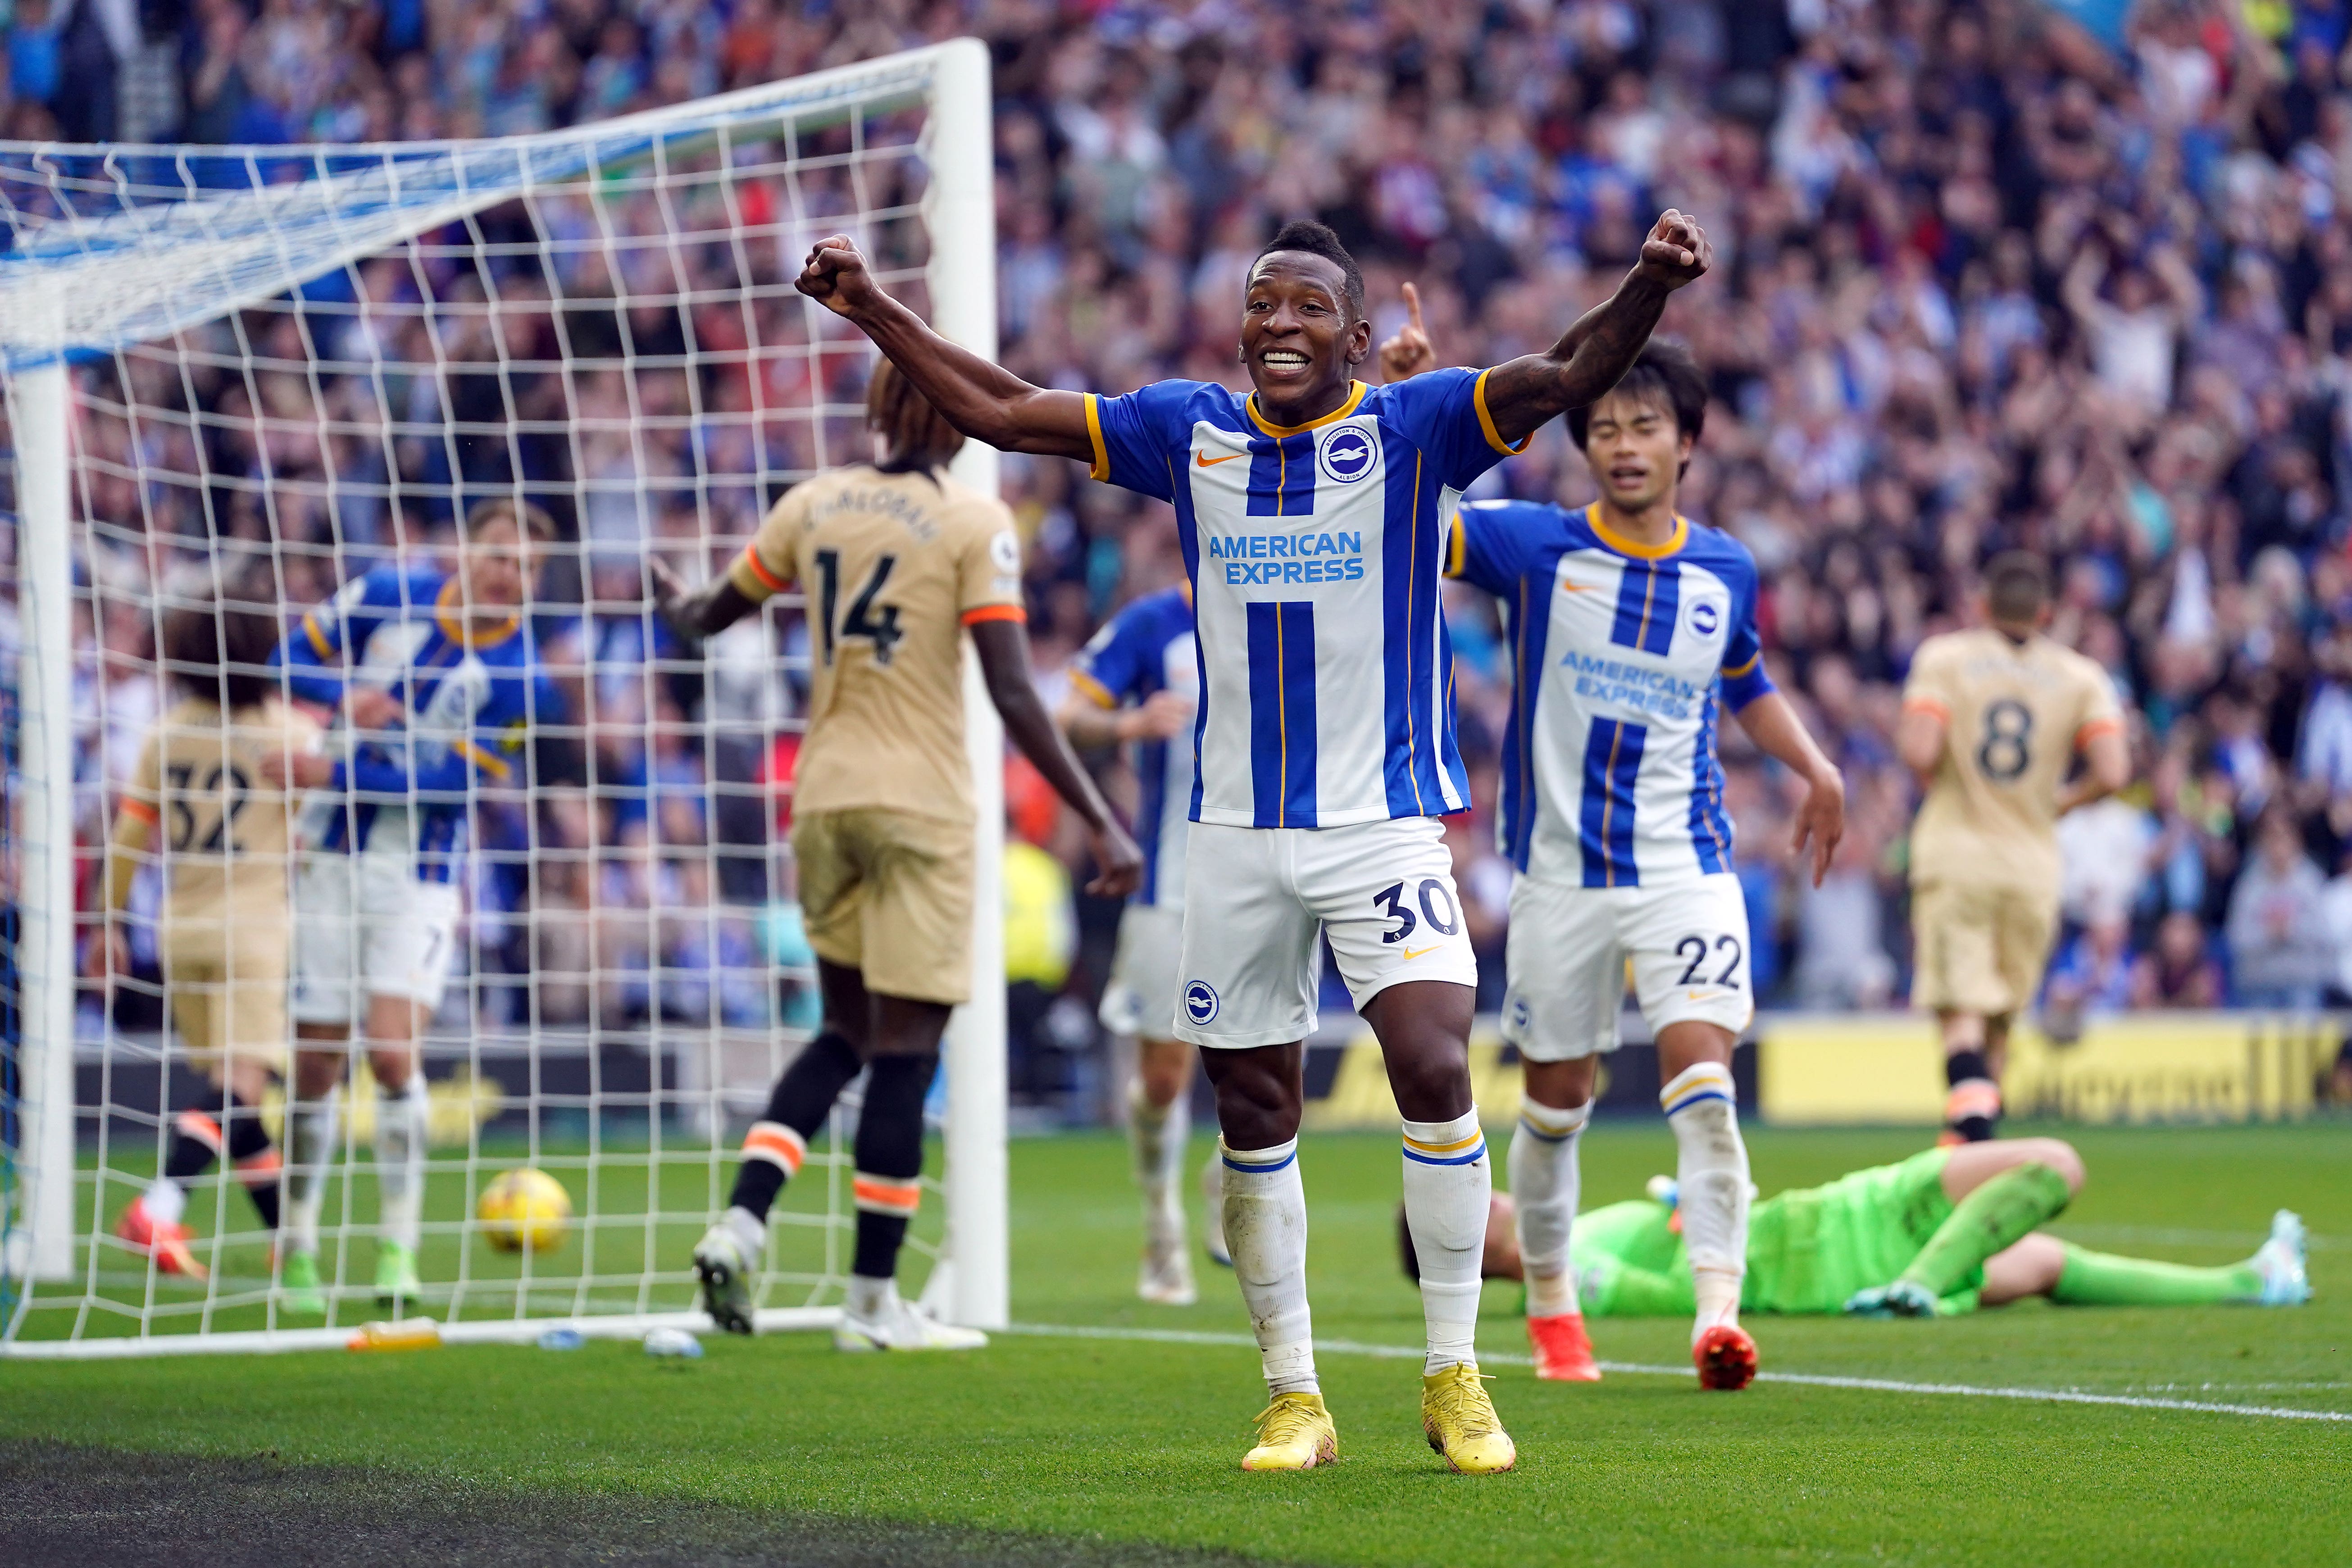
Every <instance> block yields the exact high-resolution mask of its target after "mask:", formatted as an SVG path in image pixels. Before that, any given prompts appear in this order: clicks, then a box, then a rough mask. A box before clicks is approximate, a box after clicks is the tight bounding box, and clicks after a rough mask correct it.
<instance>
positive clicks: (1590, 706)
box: [1446, 501, 1772, 888]
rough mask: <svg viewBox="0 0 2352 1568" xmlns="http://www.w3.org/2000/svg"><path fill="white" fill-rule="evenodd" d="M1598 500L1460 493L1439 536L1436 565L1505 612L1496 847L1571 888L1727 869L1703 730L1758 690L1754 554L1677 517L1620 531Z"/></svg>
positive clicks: (1712, 731) (1683, 878)
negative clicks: (1634, 536)
mask: <svg viewBox="0 0 2352 1568" xmlns="http://www.w3.org/2000/svg"><path fill="white" fill-rule="evenodd" d="M1599 510H1600V509H1599V508H1598V507H1597V506H1594V507H1583V508H1580V509H1578V510H1574V511H1568V510H1562V509H1561V508H1559V507H1556V506H1549V505H1544V504H1540V503H1538V502H1533V501H1475V502H1472V503H1471V504H1470V505H1468V506H1465V507H1464V508H1463V509H1462V510H1461V514H1460V517H1459V520H1458V522H1457V526H1456V529H1455V531H1454V540H1453V545H1452V548H1451V550H1450V551H1449V552H1448V555H1449V559H1448V561H1447V563H1446V570H1447V574H1448V575H1450V576H1454V577H1459V578H1461V579H1462V580H1463V581H1465V582H1466V583H1469V584H1473V585H1475V586H1476V587H1480V588H1484V589H1485V590H1486V592H1488V593H1490V594H1493V595H1496V597H1497V598H1499V599H1501V600H1502V601H1503V605H1504V608H1505V610H1506V611H1507V616H1508V619H1509V629H1510V645H1511V664H1512V681H1511V728H1510V732H1509V734H1508V735H1507V736H1506V737H1505V739H1504V742H1503V813H1502V820H1501V822H1500V823H1499V824H1498V836H1499V837H1500V838H1501V840H1502V843H1501V848H1502V850H1503V853H1504V854H1505V855H1506V856H1507V857H1508V858H1509V859H1510V861H1511V863H1512V864H1513V865H1515V866H1517V868H1519V869H1520V870H1521V871H1522V872H1524V873H1526V874H1527V875H1528V876H1531V877H1537V878H1541V879H1546V880H1549V881H1554V882H1564V883H1566V884H1568V885H1570V886H1571V887H1585V888H1655V887H1661V886H1664V885H1667V884H1671V883H1676V882H1689V881H1694V880H1696V879H1698V878H1700V877H1706V876H1713V875H1716V874H1718V873H1721V872H1725V871H1728V870H1730V869H1731V821H1730V818H1729V816H1727V814H1726V813H1725V811H1724V809H1723V768H1722V765H1721V763H1719V762H1718V761H1717V755H1716V732H1717V729H1718V728H1719V727H1720V724H1721V722H1722V708H1723V704H1724V702H1725V701H1728V702H1729V703H1730V705H1731V708H1732V710H1733V711H1735V712H1737V711H1738V710H1740V709H1742V708H1745V707H1747V706H1748V704H1749V703H1750V702H1753V701H1755V700H1757V699H1758V698H1759V697H1761V696H1763V695H1764V694H1765V693H1766V692H1768V691H1770V690H1771V689H1772V681H1771V678H1770V677H1769V676H1768V675H1767V674H1765V672H1764V663H1763V645H1762V643H1761V641H1760V640H1759V637H1758V635H1757V627H1756V598H1757V583H1756V562H1755V558H1754V557H1753V556H1751V555H1749V554H1748V550H1747V547H1746V546H1745V545H1742V544H1741V543H1740V542H1738V540H1736V539H1733V538H1731V537H1730V536H1729V535H1727V534H1724V533H1718V532H1717V531H1715V530H1714V529H1711V528H1706V527H1703V526H1701V525H1699V524H1696V523H1693V522H1691V521H1689V520H1687V519H1685V518H1677V519H1675V531H1674V535H1673V537H1671V538H1670V539H1668V540H1667V541H1666V542H1664V544H1660V545H1655V546H1649V545H1644V544H1642V543H1640V542H1637V541H1633V540H1629V539H1624V538H1621V537H1619V536H1618V535H1617V534H1615V533H1614V532H1613V531H1612V530H1611V529H1610V528H1609V526H1608V525H1607V524H1606V523H1605V522H1603V521H1601V519H1600V517H1599V515H1598V513H1599Z"/></svg>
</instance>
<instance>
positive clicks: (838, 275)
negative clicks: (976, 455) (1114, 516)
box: [793, 234, 1095, 462]
mask: <svg viewBox="0 0 2352 1568" xmlns="http://www.w3.org/2000/svg"><path fill="white" fill-rule="evenodd" d="M793 287H795V288H797V289H800V291H801V292H802V293H803V294H805V295H807V296H808V297H809V298H810V299H812V300H816V301H817V302H818V303H819V304H822V305H823V306H824V308H825V309H826V310H831V311H832V312H834V314H835V315H837V316H842V317H845V318H847V319H848V320H849V321H852V322H854V323H856V327H857V330H858V331H862V332H864V333H865V334H866V336H867V337H869V338H872V339H873V340H874V345H875V347H877V348H878V349H880V350H881V351H882V353H883V354H884V355H885V356H886V357H887V358H888V360H889V361H890V363H893V364H895V365H897V366H898V368H899V369H900V370H901V371H903V372H904V373H905V374H906V376H907V379H908V381H911V382H913V383H914V384H915V385H916V386H917V387H918V388H919V390H920V391H921V392H922V395H924V396H925V397H927V398H929V400H930V403H931V406H932V407H934V408H936V409H938V410H939V411H940V414H942V415H943V416H946V418H947V422H948V423H949V424H950V425H952V426H955V427H956V428H957V429H958V430H961V431H962V432H963V433H964V434H965V435H966V436H969V437H971V438H972V439H973V440H975V441H985V442H987V443H988V444H989V445H990V446H992V447H995V448H996V449H997V450H998V451H1000V452H1034V453H1036V454H1037V455H1038V456H1040V457H1046V458H1076V459H1077V460H1078V461H1080V462H1090V461H1092V460H1093V458H1094V453H1095V449H1094V442H1093V441H1092V440H1091V439H1090V438H1089V437H1088V436H1087V403H1086V399H1085V398H1084V397H1081V396H1080V395H1078V394H1076V393H1075V392H1055V391H1049V390H1047V389H1045V388H1043V387H1035V386H1032V385H1030V384H1028V383H1027V382H1025V381H1024V380H1022V379H1021V378H1020V377H1019V376H1017V375H1015V374H1013V373H1012V372H1011V371H1009V370H1006V369H1004V368H1003V366H1002V365H996V364H992V363H989V362H988V361H986V360H984V359H982V358H981V357H980V356H979V355H978V354H976V353H972V352H971V351H970V350H969V349H961V348H958V347H957V346H956V345H955V344H953V343H951V342H948V341H947V339H945V338H943V337H941V336H940V334H939V333H937V332H935V331H931V329H930V328H929V326H926V325H925V324H924V322H923V321H922V318H920V317H919V316H918V315H916V314H915V313H914V312H913V311H912V310H908V309H907V307H906V306H904V305H901V304H900V303H898V300H893V299H892V298H890V296H889V295H887V294H886V293H884V292H883V291H882V286H881V285H880V284H879V283H877V282H876V281H874V276H873V274H872V273H871V272H870V271H869V270H868V269H867V268H866V257H865V255H864V253H862V252H861V251H859V249H858V248H857V246H856V242H855V241H854V240H852V239H851V238H850V237H848V236H847V235H845V234H835V235H829V236H827V237H825V238H824V239H820V240H818V241H817V242H816V247H815V248H814V249H812V250H811V251H810V252H809V254H808V262H807V264H806V265H805V266H803V268H801V275H800V277H799V279H797V280H796V281H795V283H794V285H793Z"/></svg>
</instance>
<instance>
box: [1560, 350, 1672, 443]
mask: <svg viewBox="0 0 2352 1568" xmlns="http://www.w3.org/2000/svg"><path fill="white" fill-rule="evenodd" d="M1604 395H1623V396H1626V397H1631V398H1635V399H1637V400H1639V401H1641V402H1644V403H1662V404H1664V405H1666V406H1667V407H1668V408H1671V409H1673V410H1674V414H1675V430H1676V431H1677V432H1678V433H1680V434H1682V435H1685V436H1687V437H1690V438H1691V439H1692V440H1694V441H1696V440H1697V439H1698V433H1699V431H1700V430H1701V429H1702V428H1703V427H1704V426H1706V373H1705V372H1703V371H1701V370H1700V369H1699V368H1698V361H1696V359H1693V358H1692V357H1691V352H1690V350H1688V349H1686V348H1685V347H1684V346H1683V345H1682V344H1680V343H1678V342H1675V341H1674V340H1673V339H1672V338H1652V339H1651V340H1650V341H1649V342H1648V343H1647V344H1645V345H1644V346H1643V349H1642V353H1641V354H1640V356H1639V357H1638V358H1636V359H1635V360H1634V361H1633V368H1632V369H1630V370H1628V371H1627V372H1626V373H1625V374H1624V377H1623V379H1622V380H1621V381H1619V382H1618V383H1617V384H1616V385H1615V386H1612V387H1611V388H1610V389H1609V392H1608V394H1604ZM1599 401H1600V399H1599V398H1595V399H1593V402H1595V403H1598V402H1599ZM1591 426H1592V409H1591V406H1590V405H1587V406H1585V407H1583V408H1571V409H1570V410H1569V411H1568V435H1569V438H1570V440H1572V441H1574V442H1575V443H1576V448H1577V450H1578V451H1582V450H1583V449H1584V433H1585V432H1586V431H1587V430H1589V429H1591Z"/></svg>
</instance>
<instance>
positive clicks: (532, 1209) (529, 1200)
mask: <svg viewBox="0 0 2352 1568" xmlns="http://www.w3.org/2000/svg"><path fill="white" fill-rule="evenodd" d="M474 1216H475V1217H476V1218H477V1219H478V1220H480V1221H481V1222H482V1239H483V1240H485V1241H487V1242H488V1243H489V1244H490V1245H491V1246H492V1247H497V1248H498V1249H499V1251H500V1252H522V1251H525V1250H529V1251H531V1252H549V1251H552V1250H553V1249H554V1248H556V1247H561V1246H562V1244H563V1235H564V1232H566V1231H568V1230H570V1229H571V1228H572V1194H570V1193H567V1192H565V1191H564V1190H563V1184H562V1182H559V1181H557V1180H556V1179H555V1178H554V1177H553V1176H551V1175H549V1174H548V1173H546V1172H545V1171H535V1170H532V1169H531V1168H530V1166H528V1165H526V1166H524V1167H523V1168H522V1169H521V1170H520V1171H507V1172H504V1173H501V1174H500V1175H499V1177H498V1179H497V1180H495V1181H493V1182H491V1183H490V1184H489V1185H488V1186H487V1187H484V1188H483V1189H482V1201H481V1202H480V1203H478V1204H477V1205H474Z"/></svg>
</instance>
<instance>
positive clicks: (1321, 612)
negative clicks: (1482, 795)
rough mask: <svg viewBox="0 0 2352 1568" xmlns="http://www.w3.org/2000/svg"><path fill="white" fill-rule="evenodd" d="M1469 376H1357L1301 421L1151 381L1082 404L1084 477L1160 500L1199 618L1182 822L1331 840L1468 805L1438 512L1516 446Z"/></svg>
mask: <svg viewBox="0 0 2352 1568" xmlns="http://www.w3.org/2000/svg"><path fill="white" fill-rule="evenodd" d="M1087 428H1088V433H1089V435H1090V436H1091V437H1092V439H1093V443H1094V468H1093V474H1094V477H1095V478H1096V479H1106V480H1108V481H1109V482H1111V483H1113V484H1117V485H1121V486H1124V487H1125V488H1127V489H1131V490H1139V491H1141V492H1142V493H1143V494H1145V495H1149V496H1154V497H1157V498H1158V499H1160V500H1165V501H1168V502H1171V504H1172V505H1173V506H1174V507H1175V509H1176V521H1177V531H1178V535H1179V537H1180V539H1181V542H1182V544H1183V549H1184V565H1185V569H1186V570H1187V571H1188V572H1189V573H1190V574H1192V590H1193V607H1194V614H1195V616H1197V617H1198V621H1199V649H1200V661H1201V701H1200V706H1199V709H1198V710H1197V713H1196V716H1195V718H1194V721H1193V751H1194V755H1195V757H1196V758H1197V766H1196V768H1195V770H1194V773H1193V780H1192V805H1191V816H1192V820H1193V821H1195V822H1202V823H1210V824H1214V825H1216V826H1226V827H1305V828H1319V827H1344V826H1352V825H1355V824H1359V823H1366V822H1379V821H1385V820H1388V819H1390V818H1394V817H1415V816H1443V815H1444V814H1446V813H1448V812H1456V811H1463V810H1466V809H1467V808H1468V806H1469V804H1470V786H1469V776H1468V774H1467V773H1465V770H1464V768H1463V765H1462V757H1461V753H1460V751H1459V749H1458V748H1457V747H1456V745H1455V742H1454V704H1453V679H1452V676H1453V653H1452V648H1451V646H1450V645H1449V644H1448V642H1447V640H1446V635H1445V622H1444V616H1441V615H1440V614H1439V613H1438V602H1437V601H1438V579H1439V576H1440V574H1441V571H1442V568H1443V566H1444V562H1443V560H1442V559H1441V557H1442V555H1443V546H1444V532H1445V527H1446V520H1447V518H1448V517H1449V516H1450V515H1451V514H1452V512H1453V510H1454V506H1455V504H1456V503H1457V502H1458V500H1460V497H1461V493H1462V491H1463V490H1464V489H1465V488H1466V487H1467V486H1468V485H1469V484H1470V483H1471V482H1472V481H1473V480H1475V479H1477V478H1478V476H1479V475H1481V474H1483V473H1485V472H1486V470H1487V469H1488V468H1492V467H1494V466H1495V464H1496V463H1498V462H1500V461H1502V459H1503V458H1506V457H1507V456H1508V455H1510V453H1511V452H1512V451H1514V450H1515V449H1516V448H1513V447H1507V446H1506V445H1505V444H1504V443H1503V441H1502V439H1501V437H1499V436H1498V435H1496V430H1495V425H1494V419H1493V416H1492V415H1491V414H1490V413H1489V412H1488V410H1487V407H1486V373H1485V372H1483V371H1469V370H1441V371H1433V372H1430V373H1429V374H1425V375H1418V376H1415V377H1413V378H1412V380H1410V381H1406V382H1402V383H1399V384H1395V385H1392V386H1378V387H1375V386H1367V385H1365V384H1363V383H1361V382H1358V383H1356V384H1355V385H1354V388H1353V390H1352V391H1351V392H1350V394H1349V397H1348V400H1347V401H1346V402H1345V403H1344V404H1342V405H1340V406H1339V408H1338V409H1336V410H1334V411H1333V412H1332V413H1331V414H1329V415H1328V416H1325V417H1323V418H1321V419H1318V420H1316V421H1314V422H1313V423H1311V424H1307V425H1302V426H1289V427H1286V426H1278V425H1273V424H1269V423H1268V422H1267V421H1266V420H1265V418H1264V416H1261V415H1260V413H1259V412H1258V409H1257V405H1256V400H1255V396H1254V395H1253V396H1249V397H1244V396H1242V395H1239V394H1236V393H1234V392H1233V391H1231V390H1229V389H1227V388H1225V387H1222V386H1217V385H1214V384H1209V383H1205V382H1193V381H1163V382H1158V383H1155V384H1152V385H1150V386H1146V387H1144V388H1142V389H1141V390H1140V391H1138V392H1133V393H1129V394H1128V395H1126V396H1123V397H1095V396H1092V395H1089V396H1088V397H1087Z"/></svg>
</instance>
